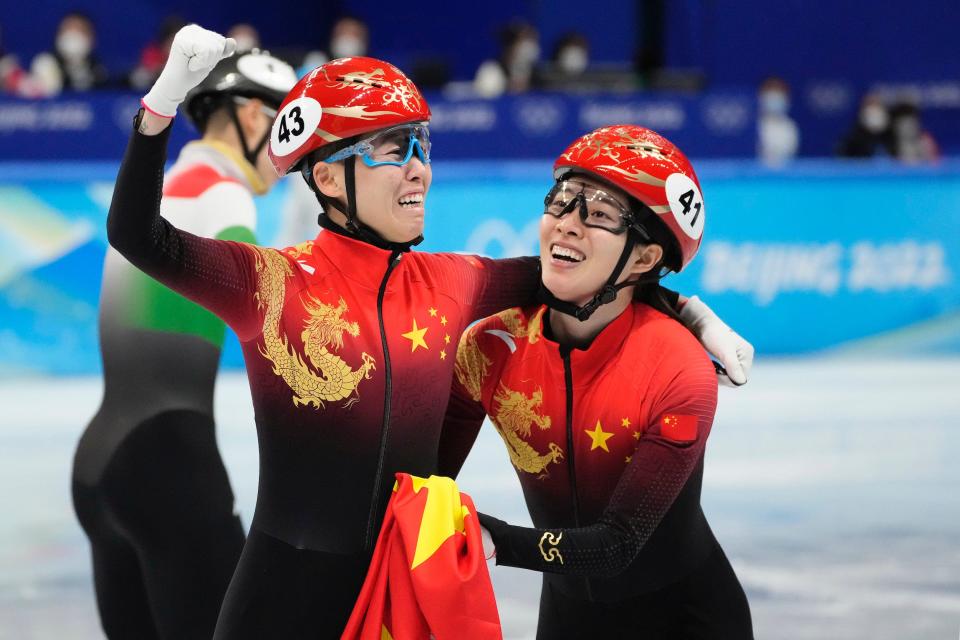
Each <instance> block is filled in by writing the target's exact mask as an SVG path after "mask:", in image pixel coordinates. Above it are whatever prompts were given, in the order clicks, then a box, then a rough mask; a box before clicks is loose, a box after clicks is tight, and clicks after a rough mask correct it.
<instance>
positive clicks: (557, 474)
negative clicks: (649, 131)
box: [440, 302, 752, 640]
mask: <svg viewBox="0 0 960 640" xmlns="http://www.w3.org/2000/svg"><path fill="white" fill-rule="evenodd" d="M548 313H550V312H549V311H547V308H546V307H543V306H540V307H533V308H524V309H509V310H507V311H504V312H502V313H499V314H497V315H495V316H492V317H490V318H487V319H485V320H483V321H481V322H479V323H477V324H475V325H473V326H472V327H470V328H469V329H468V330H467V332H466V333H465V334H464V335H463V338H462V340H461V343H460V346H459V349H458V352H457V367H456V380H455V382H454V387H453V394H452V398H451V401H450V406H449V407H448V414H447V417H446V419H445V424H444V431H443V435H442V438H441V461H440V462H441V466H440V472H441V473H442V474H443V475H450V476H456V474H457V473H458V472H459V470H460V466H461V465H462V463H463V460H464V458H465V457H466V454H467V452H468V451H469V449H470V447H471V445H472V444H473V441H474V439H475V438H476V435H477V432H478V430H479V428H480V425H481V423H482V422H483V418H484V416H485V415H489V416H490V418H491V421H492V422H493V424H494V426H495V427H496V429H497V431H498V433H499V434H500V436H501V438H502V439H503V441H504V444H505V445H506V448H507V452H508V454H509V456H510V461H511V463H512V464H513V466H514V468H515V469H516V472H517V476H518V477H519V479H520V484H521V486H522V488H523V494H524V498H525V500H526V504H527V508H528V510H529V512H530V516H531V518H532V520H533V524H534V526H535V528H528V527H518V526H513V525H509V524H507V523H505V522H503V521H501V520H498V519H496V518H493V517H491V516H489V515H486V514H483V513H481V514H480V522H481V524H483V525H484V526H485V527H487V529H489V531H490V533H491V536H492V537H493V541H494V543H495V544H496V549H497V564H502V565H508V566H513V567H522V568H527V569H533V570H536V571H542V572H544V576H543V590H542V592H541V601H540V619H539V625H538V638H550V639H553V638H626V637H631V638H634V637H636V638H641V637H642V638H678V637H683V638H704V639H707V638H710V639H718V638H723V640H740V639H743V638H751V637H752V630H751V622H750V610H749V606H748V604H747V600H746V597H745V595H744V592H743V589H742V587H741V586H740V583H739V581H738V580H737V577H736V575H735V574H734V572H733V569H732V568H731V567H730V564H729V562H728V561H727V559H726V557H725V556H724V554H723V551H722V550H721V549H720V546H719V545H718V543H717V541H716V539H715V538H714V536H713V533H712V532H711V530H710V526H709V525H708V524H707V520H706V518H705V517H704V514H703V511H702V510H701V508H700V486H701V482H702V478H703V455H704V448H705V445H706V441H707V435H708V434H709V432H710V427H711V425H712V423H713V416H714V412H715V410H716V406H717V380H716V375H715V373H714V369H713V367H712V366H711V362H710V360H709V358H708V357H707V354H706V353H705V352H704V350H703V348H702V347H701V345H700V344H699V343H698V342H697V340H696V339H695V338H694V336H693V335H692V334H691V333H690V332H689V331H688V330H687V329H685V328H684V327H683V326H682V325H681V324H679V323H677V322H675V321H674V320H672V319H670V318H668V317H667V316H665V315H664V314H662V313H660V312H658V311H656V310H654V309H652V308H651V307H649V306H647V305H645V304H642V303H639V302H634V303H632V304H631V306H629V307H628V308H627V309H626V310H625V311H624V312H623V313H622V314H620V315H619V316H618V317H617V318H616V319H615V320H614V321H613V322H612V323H610V324H609V325H608V326H607V327H605V328H604V329H603V331H602V332H601V333H600V334H599V335H598V336H597V337H596V338H595V339H594V340H593V342H592V343H591V344H590V345H589V347H588V348H586V349H575V348H569V347H567V346H564V345H561V344H558V343H557V342H556V341H554V340H553V339H552V338H551V336H550V332H549V322H548V319H549V316H548V315H546V314H548ZM545 328H546V329H547V331H546V332H545V330H544V329H545Z"/></svg>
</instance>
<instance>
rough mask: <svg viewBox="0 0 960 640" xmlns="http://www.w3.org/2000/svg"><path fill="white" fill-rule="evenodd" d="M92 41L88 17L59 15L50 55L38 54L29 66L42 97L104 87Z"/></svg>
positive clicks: (94, 36) (93, 33)
mask: <svg viewBox="0 0 960 640" xmlns="http://www.w3.org/2000/svg"><path fill="white" fill-rule="evenodd" d="M96 42H97V32H96V28H95V27H94V24H93V20H91V19H90V17H89V16H87V15H86V14H83V13H79V12H76V11H74V12H70V13H68V14H66V15H65V16H63V18H61V20H60V25H59V26H58V27H57V37H56V40H55V41H54V50H53V52H49V51H45V52H43V53H39V54H37V55H36V56H35V57H34V59H33V61H32V62H31V63H30V74H31V76H32V77H33V79H34V80H35V81H36V83H37V85H38V87H39V89H40V92H41V93H42V95H45V96H51V95H56V94H58V93H60V92H61V91H64V90H71V91H89V90H90V89H96V88H99V87H103V86H106V85H107V83H108V81H109V76H108V75H107V70H106V68H105V67H104V66H103V65H102V64H100V62H99V61H98V60H97V57H96V55H95V54H94V47H95V46H96Z"/></svg>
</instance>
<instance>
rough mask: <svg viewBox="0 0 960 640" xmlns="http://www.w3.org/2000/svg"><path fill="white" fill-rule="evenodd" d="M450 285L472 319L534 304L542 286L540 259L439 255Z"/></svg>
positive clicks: (468, 316) (466, 313)
mask: <svg viewBox="0 0 960 640" xmlns="http://www.w3.org/2000/svg"><path fill="white" fill-rule="evenodd" d="M434 258H435V259H436V260H438V261H440V268H441V269H442V270H443V272H444V274H445V276H446V278H447V280H448V288H449V290H450V291H451V292H453V295H455V296H457V297H458V298H459V300H460V303H461V304H462V305H463V308H464V310H465V317H466V318H467V320H468V322H472V321H473V320H477V319H479V318H485V317H487V316H489V315H492V314H494V313H497V312H498V311H503V310H504V309H509V308H510V307H522V306H527V305H530V304H533V303H534V302H535V299H536V294H537V289H538V288H539V287H540V268H539V265H540V261H539V259H538V258H534V257H525V258H503V259H500V260H493V259H491V258H481V257H480V256H472V255H462V254H454V253H439V254H435V255H434Z"/></svg>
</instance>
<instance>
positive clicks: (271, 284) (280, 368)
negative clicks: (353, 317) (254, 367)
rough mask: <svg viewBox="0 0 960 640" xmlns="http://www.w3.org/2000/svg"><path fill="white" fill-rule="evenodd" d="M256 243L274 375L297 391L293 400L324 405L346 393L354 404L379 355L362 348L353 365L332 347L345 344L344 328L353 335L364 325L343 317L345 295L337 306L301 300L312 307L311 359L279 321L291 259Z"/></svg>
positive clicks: (306, 333) (307, 335) (266, 345)
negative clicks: (358, 363) (358, 360)
mask: <svg viewBox="0 0 960 640" xmlns="http://www.w3.org/2000/svg"><path fill="white" fill-rule="evenodd" d="M251 249H252V250H253V251H254V252H255V256H256V270H257V279H258V282H257V293H256V300H257V305H258V308H260V309H265V313H264V318H263V346H262V347H260V354H261V355H262V356H263V357H264V358H266V359H267V360H269V361H270V362H271V363H272V364H273V373H274V375H278V376H280V377H281V378H283V381H284V382H286V383H287V386H289V387H290V389H291V391H293V404H294V406H300V405H307V406H312V407H314V408H321V407H324V406H325V404H324V403H325V402H335V401H337V400H343V399H344V398H350V399H349V400H348V401H347V402H346V403H345V404H344V405H343V406H344V407H349V406H351V405H352V404H353V403H354V402H356V401H357V400H358V398H359V391H358V389H357V388H358V386H359V384H360V380H362V379H368V380H369V379H370V371H372V370H374V369H376V361H375V360H374V359H373V357H372V356H370V355H369V354H367V353H362V354H361V356H360V357H361V358H362V360H363V364H362V365H361V366H360V367H359V368H358V369H356V370H353V369H351V368H350V366H349V365H348V364H347V363H346V362H345V361H344V360H343V358H341V357H340V356H337V355H334V354H333V353H331V349H332V350H333V351H338V350H339V349H340V348H341V347H342V346H343V334H344V332H346V333H347V334H349V335H351V336H353V337H357V336H359V335H360V327H359V325H358V324H357V323H356V322H348V321H347V320H344V319H343V317H342V316H343V314H344V312H346V311H347V310H348V308H347V303H346V301H345V300H344V299H343V298H340V302H339V304H338V305H337V306H336V307H334V306H333V305H329V304H325V303H323V302H321V301H320V300H317V299H316V298H314V297H313V296H309V298H308V299H307V300H302V302H303V306H304V309H305V310H306V311H307V313H308V318H307V320H306V321H305V322H304V329H303V332H302V334H301V338H302V339H303V344H304V353H305V354H306V357H307V359H309V364H308V363H307V362H305V361H304V358H303V357H302V356H301V355H300V353H298V352H297V350H296V348H294V347H293V346H291V345H290V341H289V340H288V339H287V336H286V334H284V333H283V332H282V330H281V326H280V319H281V315H282V312H283V301H284V294H285V286H286V285H285V282H286V279H287V277H289V276H291V275H293V270H292V268H291V266H290V262H289V261H288V260H286V259H285V258H284V257H283V256H282V255H281V254H280V253H279V252H277V251H273V250H270V249H262V248H260V247H253V246H251ZM311 365H312V366H311Z"/></svg>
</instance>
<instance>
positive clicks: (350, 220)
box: [317, 156, 423, 253]
mask: <svg viewBox="0 0 960 640" xmlns="http://www.w3.org/2000/svg"><path fill="white" fill-rule="evenodd" d="M355 163H356V156H350V157H349V158H347V159H346V160H345V161H344V182H345V184H344V186H345V188H346V192H347V207H346V211H344V208H343V205H341V204H340V203H339V202H337V201H336V200H334V199H333V198H326V197H325V198H324V202H326V203H327V204H329V205H330V206H332V207H333V208H334V209H337V210H338V211H339V212H340V213H342V214H343V215H344V216H346V218H347V228H346V229H343V228H342V227H340V226H339V225H337V224H336V223H335V222H333V221H332V220H330V219H329V218H328V217H327V214H325V213H321V214H320V216H319V217H318V218H317V223H318V224H319V225H320V226H321V227H323V228H324V229H327V230H330V231H336V232H339V233H341V234H342V235H345V236H347V237H350V238H353V239H355V240H360V241H361V242H366V243H367V244H372V245H373V246H375V247H378V248H380V249H387V250H388V251H397V252H400V253H406V252H408V251H410V249H411V247H415V246H417V245H418V244H420V243H421V242H423V236H422V235H421V236H417V237H416V238H414V239H413V240H410V241H408V242H390V241H389V240H387V239H385V238H384V237H383V236H381V235H380V234H379V233H377V231H376V230H375V229H373V228H372V227H369V226H367V225H366V224H364V222H363V221H362V220H360V218H359V217H358V216H357V199H356V173H355ZM331 226H332V227H336V228H335V229H333V228H331Z"/></svg>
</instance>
